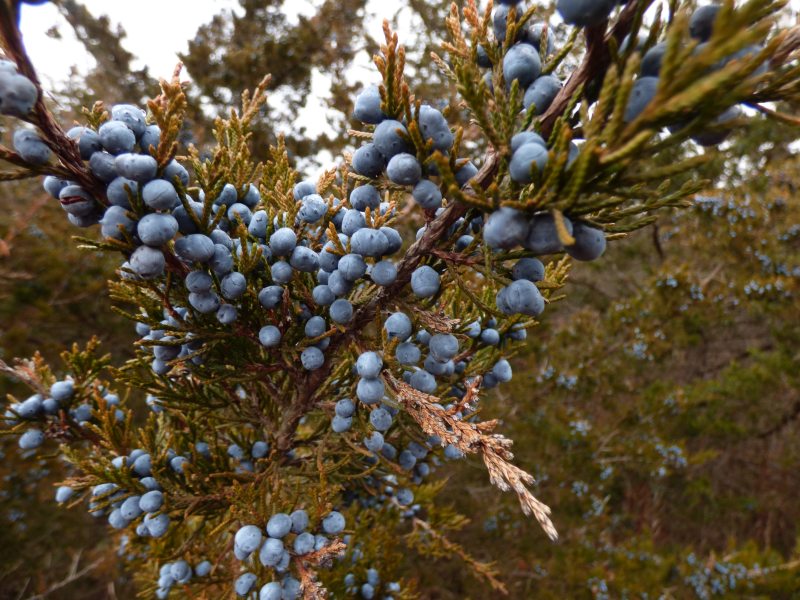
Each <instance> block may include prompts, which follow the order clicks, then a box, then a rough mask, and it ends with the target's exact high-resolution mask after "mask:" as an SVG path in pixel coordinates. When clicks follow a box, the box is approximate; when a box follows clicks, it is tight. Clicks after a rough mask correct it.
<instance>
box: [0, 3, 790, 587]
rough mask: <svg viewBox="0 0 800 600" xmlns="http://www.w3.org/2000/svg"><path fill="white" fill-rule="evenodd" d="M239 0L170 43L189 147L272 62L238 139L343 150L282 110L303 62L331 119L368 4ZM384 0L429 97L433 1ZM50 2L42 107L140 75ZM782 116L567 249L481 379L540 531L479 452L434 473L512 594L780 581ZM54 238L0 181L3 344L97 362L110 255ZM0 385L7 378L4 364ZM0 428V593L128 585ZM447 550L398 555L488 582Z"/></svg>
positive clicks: (786, 536)
mask: <svg viewBox="0 0 800 600" xmlns="http://www.w3.org/2000/svg"><path fill="white" fill-rule="evenodd" d="M240 4H241V11H240V14H239V16H236V15H234V14H232V13H230V12H226V13H222V14H220V15H217V16H215V17H213V19H211V20H209V22H208V24H207V25H205V26H203V27H202V28H201V29H200V30H199V31H198V32H197V35H196V37H195V38H194V40H192V41H190V44H189V51H188V53H187V54H186V55H185V56H183V57H182V59H183V60H184V62H185V64H186V67H187V70H188V72H189V74H190V75H191V76H192V78H193V81H194V86H193V89H192V113H191V114H192V118H191V121H192V131H191V132H189V131H187V132H186V138H185V141H186V142H191V143H194V144H196V145H197V146H198V147H199V148H201V149H202V148H203V146H204V144H206V142H207V139H208V133H207V132H208V131H209V130H210V125H211V123H212V122H213V117H214V116H215V115H216V114H220V113H221V112H224V111H225V110H226V108H227V107H228V106H229V105H230V102H231V98H236V97H237V96H238V95H239V94H240V93H241V91H242V90H243V89H246V88H248V87H252V86H253V85H254V84H255V83H256V82H257V81H258V80H259V79H260V78H261V76H262V75H263V74H264V73H266V72H271V73H272V74H273V80H272V84H271V87H272V89H273V91H274V92H276V93H278V94H280V95H281V98H282V99H284V101H285V103H284V104H283V105H282V106H281V110H276V109H274V108H273V109H270V110H269V111H267V114H265V115H264V119H263V121H262V124H261V129H259V130H258V132H257V135H256V136H254V139H253V145H254V148H255V152H256V155H257V156H263V155H265V152H264V149H265V148H266V146H267V145H268V144H269V143H273V142H275V140H276V135H277V134H278V133H279V132H280V133H284V134H286V135H287V144H288V147H289V148H290V150H291V152H292V154H293V155H294V156H313V155H317V154H318V153H319V152H321V151H326V150H327V151H330V152H331V153H333V155H336V153H338V152H340V151H341V150H342V149H346V147H347V145H348V144H350V143H351V142H352V140H350V139H349V138H348V137H347V136H341V137H336V138H329V137H328V136H326V135H324V134H323V135H321V136H319V137H317V138H316V139H304V138H305V133H304V130H303V128H302V127H301V126H298V125H296V124H294V123H293V115H295V114H296V112H297V110H298V109H299V108H300V106H302V105H303V103H304V101H305V100H304V99H305V97H306V96H307V95H308V92H309V89H310V85H311V78H312V76H313V74H314V73H315V72H319V73H322V74H324V75H325V76H326V77H328V78H329V79H330V81H331V82H332V84H331V93H330V96H329V98H328V99H327V101H326V102H327V105H326V106H325V108H326V109H334V112H333V113H330V114H333V115H335V116H334V117H333V119H332V122H331V123H330V126H331V127H332V128H333V129H334V130H337V131H345V130H346V129H347V128H348V127H349V121H350V113H351V108H352V104H351V98H352V95H353V92H354V91H355V90H357V89H358V87H360V85H361V84H360V83H359V82H357V81H354V80H353V79H352V77H351V76H350V72H349V71H348V69H349V68H350V67H351V66H352V64H353V63H354V61H355V60H360V61H361V62H362V63H363V62H364V60H365V57H367V56H369V55H371V53H372V52H373V51H374V50H375V47H374V41H372V40H373V38H372V37H371V36H368V35H366V34H365V32H364V26H365V20H366V19H367V18H368V16H369V13H368V8H369V6H368V5H372V6H373V8H374V3H368V2H366V0H339V1H338V2H334V1H332V0H325V1H323V2H320V3H319V5H318V11H317V14H316V15H314V16H312V17H310V18H300V20H299V21H298V22H297V23H292V22H290V21H289V20H287V18H286V14H285V12H284V11H283V8H282V6H283V3H282V2H279V1H272V0H240ZM397 4H398V6H397V7H394V10H398V11H399V9H400V5H402V8H403V10H405V11H406V12H405V17H404V18H408V15H410V16H411V21H412V28H411V30H412V31H413V34H411V37H410V38H409V39H404V40H403V41H404V43H406V44H407V45H408V46H409V49H410V54H409V64H410V69H409V74H410V75H411V77H410V79H411V80H412V81H416V82H418V84H419V85H418V87H416V88H415V89H416V90H417V91H418V94H419V96H421V97H423V98H424V99H426V100H427V101H431V102H435V101H437V100H444V101H445V102H448V101H450V100H451V99H452V98H453V91H452V90H450V89H448V88H447V87H446V86H445V84H444V82H443V81H442V80H441V79H440V77H439V76H438V74H437V72H436V71H435V70H434V69H433V68H432V64H431V62H430V61H429V60H428V59H427V56H428V54H429V51H430V50H431V49H433V48H434V46H435V44H436V40H437V39H440V38H441V37H442V30H443V22H444V16H445V14H446V10H447V7H448V2H444V1H433V0H429V1H424V0H406V1H405V2H403V3H397ZM58 6H59V10H60V11H61V12H62V13H63V15H64V16H65V17H66V20H67V22H68V23H69V25H70V26H71V27H72V28H73V29H74V31H75V33H76V35H77V37H78V39H80V40H81V41H82V42H83V44H84V46H85V48H86V52H87V53H90V54H91V55H92V56H93V57H94V58H95V60H96V61H97V67H96V68H95V69H94V70H93V71H92V72H90V73H89V74H88V75H87V76H86V77H85V78H84V77H81V78H77V77H76V76H74V75H73V77H72V78H71V79H70V80H69V82H68V83H67V84H65V87H64V89H63V90H54V98H55V99H56V100H57V102H58V106H59V107H60V109H61V116H62V122H64V123H69V122H71V121H73V120H77V119H79V118H80V109H81V107H82V106H91V105H92V103H93V102H94V101H95V100H103V101H104V102H105V103H106V104H109V105H110V104H113V103H115V102H120V101H126V102H141V101H143V100H144V99H145V98H147V97H148V96H151V95H154V94H155V91H156V89H157V83H156V81H155V80H154V79H153V78H152V77H151V76H150V74H149V73H148V72H147V70H146V69H142V70H134V69H133V68H132V66H131V63H132V60H133V58H134V57H133V56H132V55H131V54H130V52H128V50H127V49H126V48H125V47H123V45H122V42H123V41H124V39H123V37H122V36H120V35H118V33H119V32H118V30H117V25H116V24H113V23H111V21H110V20H109V19H107V18H103V17H99V16H96V15H92V14H91V13H90V12H89V11H87V10H86V9H85V8H84V7H83V6H82V5H81V4H80V2H77V1H76V0H62V1H61V2H59V3H58ZM373 33H377V32H373ZM53 34H54V35H56V34H58V32H53ZM132 50H134V51H135V49H132ZM797 109H798V107H784V112H787V113H790V114H798V112H800V111H798V110H797ZM452 118H453V119H454V120H458V118H459V115H458V113H457V111H456V112H454V113H453V115H452ZM0 126H3V125H0ZM792 133H793V132H791V131H790V130H788V128H786V127H779V126H776V125H774V124H768V123H766V122H764V121H763V120H758V119H754V120H753V121H752V123H751V124H750V125H749V126H747V127H745V128H743V129H742V130H741V131H739V132H737V135H736V136H735V137H734V139H732V141H731V142H730V143H729V144H728V150H727V151H730V152H732V153H734V154H736V155H738V156H742V157H744V158H743V159H742V160H739V161H737V162H735V163H730V162H729V163H724V160H723V159H724V156H723V154H724V153H725V152H726V150H725V149H724V148H723V150H721V151H720V159H719V160H718V161H715V162H713V163H712V164H711V165H710V166H709V167H707V169H708V172H707V173H706V175H708V176H710V177H718V178H720V180H721V182H722V183H721V184H720V185H719V186H718V187H717V188H714V189H709V190H708V191H707V193H706V194H705V195H704V196H702V197H698V198H697V199H696V202H695V203H694V206H693V207H692V208H690V209H687V210H684V211H678V212H675V213H673V214H671V215H668V216H665V217H663V218H662V219H661V220H660V221H659V222H658V223H657V224H655V225H654V226H652V227H650V228H648V229H646V230H643V231H640V232H637V233H636V234H634V235H631V236H630V237H629V238H627V239H624V240H619V241H615V242H614V243H612V244H611V245H610V250H609V251H608V252H607V254H606V256H605V257H604V258H603V259H602V260H601V261H598V262H597V263H581V264H578V265H576V266H575V268H574V269H573V272H572V275H571V277H570V282H569V284H568V286H567V295H568V297H567V299H566V300H564V301H562V302H559V303H557V304H556V305H554V306H553V310H550V311H548V315H547V318H546V319H545V320H544V321H543V323H542V324H541V326H540V327H539V328H538V329H537V330H535V332H534V335H531V336H529V341H528V345H527V349H526V350H525V352H523V353H522V354H520V355H519V356H517V357H516V358H515V360H514V361H513V366H514V369H515V373H516V376H515V378H514V380H513V382H512V383H511V384H508V385H506V386H504V387H503V389H502V391H495V392H493V393H492V395H491V401H490V402H487V406H488V408H487V409H485V410H487V411H488V412H490V413H491V416H492V417H496V418H499V419H501V420H502V421H503V422H504V426H503V431H504V433H506V434H508V435H509V437H511V438H513V439H514V440H515V441H516V454H517V459H518V461H519V464H520V466H522V467H523V468H526V469H527V470H529V471H530V472H532V473H534V475H536V476H537V478H538V481H539V483H538V489H537V495H538V497H540V498H542V499H543V500H544V501H545V502H547V503H548V504H549V505H550V506H552V507H553V509H554V513H555V521H556V524H557V526H558V529H559V531H560V532H561V535H562V538H561V540H560V541H559V542H558V543H556V544H552V543H550V542H549V541H547V540H546V538H545V536H544V535H543V534H542V533H541V531H540V530H539V529H538V526H537V525H536V523H535V522H532V521H530V520H528V519H526V518H525V517H523V516H522V515H521V514H520V512H519V510H518V507H517V505H516V500H515V498H513V497H511V496H508V497H498V494H497V491H496V490H495V489H494V488H492V487H491V486H490V485H489V482H488V480H487V479H486V475H485V472H484V470H483V469H482V468H480V466H479V465H474V464H470V463H462V464H460V465H457V466H449V467H448V468H447V470H445V469H442V470H440V473H441V474H442V476H444V477H447V478H448V480H447V483H446V485H445V486H444V488H443V490H442V492H441V500H444V501H447V500H449V501H450V502H452V504H453V507H454V508H455V509H457V510H458V511H459V512H461V513H463V514H465V515H471V520H470V521H468V522H465V524H464V526H463V528H462V530H461V531H460V532H459V533H458V534H456V535H454V536H453V539H454V540H455V541H457V542H458V543H459V544H461V545H462V546H463V547H464V548H465V549H466V550H467V551H468V552H470V553H471V554H473V555H474V556H475V557H476V558H479V559H482V560H486V561H492V560H494V561H495V563H496V564H495V567H496V568H497V570H498V572H499V575H500V578H501V579H502V580H503V581H504V582H505V583H506V585H507V586H508V588H509V597H511V598H624V597H627V598H659V597H665V598H710V597H747V598H794V597H797V594H798V593H800V574H799V571H800V546H798V540H799V539H800V538H799V537H798V527H797V526H798V522H800V521H799V520H798V519H800V503H798V502H797V498H798V497H799V496H800V469H798V463H799V461H798V458H800V435H798V434H800V427H799V426H798V425H799V424H800V366H799V365H800V319H798V315H800V285H798V282H799V281H800V202H799V201H798V193H797V189H798V187H800V160H798V156H797V154H795V153H793V152H792V150H791V146H790V145H791V142H793V141H794V138H793V136H792ZM2 135H3V136H6V137H7V136H8V135H9V132H8V131H5V130H3V131H2ZM259 149H260V150H259ZM724 164H727V166H726V167H724V166H723V165H724ZM412 221H413V219H412ZM420 224H421V223H420ZM418 225H419V224H415V223H413V222H409V227H415V226H418ZM72 235H74V229H72V227H71V226H70V225H69V224H68V223H67V222H66V220H65V219H64V218H63V213H62V211H61V209H60V208H59V207H58V206H57V205H56V204H55V203H53V202H51V201H47V199H46V197H45V194H44V192H43V191H42V190H41V188H40V184H39V182H37V181H21V182H18V183H14V184H10V185H3V186H2V187H1V188H0V358H2V360H5V361H10V360H12V359H13V358H14V357H26V356H31V355H32V354H33V353H34V352H36V351H40V352H41V353H42V354H43V355H44V357H45V358H46V359H48V360H49V361H51V362H52V363H53V364H58V360H57V357H58V354H59V353H60V352H61V351H62V350H63V349H65V348H67V347H69V346H70V345H71V344H72V343H73V342H78V343H81V344H83V343H85V342H86V341H87V340H88V339H89V338H91V337H92V336H98V337H99V338H100V339H101V340H102V341H103V347H104V348H105V350H106V351H107V352H110V353H111V354H112V355H113V357H114V359H115V361H117V362H119V361H122V360H124V359H125V358H127V357H129V356H130V355H132V346H131V343H132V342H133V340H134V333H133V331H131V329H130V327H129V325H128V323H127V322H126V321H124V320H123V319H122V318H121V317H118V316H117V315H115V313H114V312H112V311H111V310H109V302H108V298H107V291H106V283H105V281H106V278H107V277H108V275H109V274H110V273H111V272H112V271H113V269H114V268H115V267H116V261H115V259H114V258H112V257H109V256H104V255H103V254H98V253H89V252H85V251H82V250H80V249H78V248H77V247H76V244H75V243H74V242H73V241H72V240H71V239H70V237H71V236H72ZM0 390H2V393H13V392H15V391H19V390H18V388H16V387H15V385H14V384H13V382H9V381H8V380H6V379H0ZM8 444H9V441H6V440H0V452H2V457H3V460H2V461H0V477H2V481H3V483H2V485H1V486H0V598H2V599H5V598H45V597H46V598H63V599H73V598H86V599H94V598H98V599H99V598H132V597H134V596H135V594H136V590H135V589H134V588H133V587H132V585H131V583H130V582H129V580H128V578H127V577H126V574H125V572H124V569H123V568H122V567H121V563H122V561H121V560H119V559H118V558H117V554H116V549H115V548H114V547H113V544H114V542H113V541H112V540H111V538H110V537H109V536H107V535H106V534H105V529H106V527H105V525H104V524H103V523H100V522H95V521H94V520H93V519H92V517H90V516H89V515H88V514H87V513H86V512H85V511H83V510H80V509H76V510H71V511H68V510H66V509H63V508H61V507H58V506H56V505H55V503H54V502H53V500H52V496H53V487H52V484H53V483H54V482H57V481H58V480H59V478H60V476H61V473H60V472H59V469H58V468H56V467H54V466H53V464H52V462H50V463H48V464H47V465H46V466H45V461H42V462H41V463H40V462H38V461H39V460H40V459H27V460H24V459H20V458H19V457H18V455H17V453H16V452H14V451H11V449H10V448H8V447H7V446H8ZM468 571H469V570H468V569H464V568H463V563H462V562H461V561H459V560H457V559H449V558H447V557H442V558H441V559H440V560H437V561H429V560H426V561H422V562H421V561H418V560H415V559H414V556H408V557H407V558H406V564H401V565H400V573H401V574H402V575H403V576H404V577H405V578H406V579H407V580H410V581H413V582H416V588H417V589H418V590H420V594H421V597H423V598H431V599H433V598H441V599H456V598H459V599H460V598H475V599H477V598H494V597H496V592H492V591H491V590H490V589H489V588H488V587H483V584H482V583H481V582H480V581H476V580H475V579H474V578H473V577H472V576H470V575H469V573H468Z"/></svg>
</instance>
